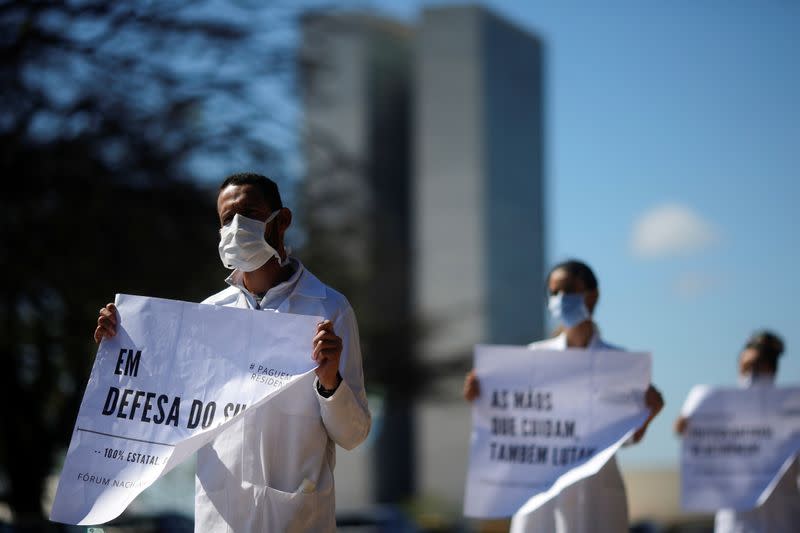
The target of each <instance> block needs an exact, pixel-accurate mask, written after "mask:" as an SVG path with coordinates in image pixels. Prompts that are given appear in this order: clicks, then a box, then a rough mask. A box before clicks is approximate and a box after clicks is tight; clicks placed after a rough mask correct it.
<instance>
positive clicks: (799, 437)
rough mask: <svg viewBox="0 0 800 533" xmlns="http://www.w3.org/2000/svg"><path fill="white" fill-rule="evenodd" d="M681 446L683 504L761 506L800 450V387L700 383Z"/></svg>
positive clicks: (688, 406)
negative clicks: (740, 386) (745, 386)
mask: <svg viewBox="0 0 800 533" xmlns="http://www.w3.org/2000/svg"><path fill="white" fill-rule="evenodd" d="M681 413H682V415H683V416H686V417H688V418H689V423H688V425H687V428H686V432H685V434H684V436H683V445H682V450H681V503H682V505H683V508H684V509H686V510H690V511H717V510H719V509H724V508H727V509H736V510H739V511H746V510H749V509H753V508H755V507H757V506H759V505H761V504H762V503H763V502H764V501H765V500H766V499H767V498H768V497H769V495H770V493H771V492H772V489H773V488H774V487H775V485H776V484H777V483H778V481H780V479H781V476H783V473H784V472H785V471H786V469H787V468H788V467H789V466H790V465H791V463H792V461H793V460H794V457H795V455H796V454H797V453H798V450H800V387H780V388H778V387H772V386H770V385H766V386H765V385H754V386H752V387H749V388H746V389H743V388H712V387H708V386H704V385H698V386H696V387H694V388H693V389H692V390H691V392H690V393H689V396H688V397H687V398H686V402H685V403H684V406H683V409H682V410H681Z"/></svg>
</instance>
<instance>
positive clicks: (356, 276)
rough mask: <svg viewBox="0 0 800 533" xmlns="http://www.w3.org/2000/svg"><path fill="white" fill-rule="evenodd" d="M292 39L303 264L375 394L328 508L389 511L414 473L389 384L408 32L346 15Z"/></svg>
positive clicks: (406, 391) (404, 174) (400, 364)
mask: <svg viewBox="0 0 800 533" xmlns="http://www.w3.org/2000/svg"><path fill="white" fill-rule="evenodd" d="M302 32H303V40H302V49H301V54H300V57H301V65H302V70H301V76H302V78H301V88H302V95H303V106H304V118H305V123H304V128H303V149H304V152H305V161H306V167H307V172H306V177H305V180H304V182H303V186H302V191H301V194H300V198H301V199H302V206H301V212H302V220H303V226H304V228H305V230H306V232H307V242H308V243H309V246H307V247H306V249H305V250H304V253H303V254H302V255H303V261H304V262H305V263H306V264H307V265H308V267H309V268H310V269H311V270H312V271H314V272H316V273H317V275H319V276H320V277H322V279H323V280H325V281H326V282H327V283H329V284H330V285H332V286H333V287H335V288H336V289H338V290H340V291H341V292H343V293H344V294H345V295H347V297H348V299H349V300H350V302H351V304H352V305H353V308H354V309H355V311H356V315H357V317H358V322H359V328H360V333H361V335H360V336H361V344H362V353H363V354H364V368H365V372H366V377H367V379H368V381H369V382H370V383H372V384H373V385H375V384H381V385H383V387H382V395H381V396H380V397H373V400H372V404H373V407H376V406H377V405H378V402H379V401H380V403H381V405H382V409H381V412H380V413H379V416H376V424H375V426H374V431H373V434H372V436H371V438H370V442H369V443H368V446H367V447H369V448H371V449H359V450H358V451H357V452H356V453H355V454H341V461H342V462H344V463H345V464H344V466H343V468H341V471H342V473H343V474H342V476H339V475H338V474H337V480H338V481H339V483H338V485H339V488H340V490H338V491H337V501H338V502H339V503H340V508H341V507H342V506H344V507H355V506H357V505H358V503H359V502H362V503H363V502H364V501H365V500H376V501H379V502H393V501H399V500H402V499H406V498H408V497H410V496H411V495H412V492H413V490H414V472H415V470H414V460H413V454H414V446H413V442H414V437H413V426H412V413H413V406H412V404H411V401H410V398H412V397H413V391H412V390H411V388H410V385H413V384H414V383H415V380H413V379H401V376H410V375H413V374H414V373H415V372H416V370H415V369H416V365H415V359H414V357H413V351H412V341H411V339H412V334H411V327H412V314H411V313H412V310H411V301H412V294H413V291H412V275H413V271H412V267H411V260H410V248H411V237H410V226H409V211H410V205H411V202H410V188H411V176H410V172H411V134H410V121H411V109H410V106H411V79H412V71H411V62H412V57H413V56H412V40H411V35H412V33H411V31H410V29H409V28H408V27H406V26H405V25H403V24H400V23H397V22H394V21H392V20H388V19H385V18H381V17H376V16H372V15H366V14H354V13H349V14H347V13H340V14H334V15H331V14H308V15H306V16H305V17H304V18H303V20H302ZM378 420H379V423H377V422H378ZM367 447H365V448H367ZM365 454H371V457H365V456H364V455H365ZM348 462H350V463H352V464H351V465H348V464H347V463H348ZM370 465H371V466H370ZM359 466H360V467H361V468H359Z"/></svg>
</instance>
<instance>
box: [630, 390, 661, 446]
mask: <svg viewBox="0 0 800 533" xmlns="http://www.w3.org/2000/svg"><path fill="white" fill-rule="evenodd" d="M644 404H645V405H646V406H647V407H648V408H649V409H650V416H648V417H647V420H645V421H644V424H642V427H640V428H639V429H637V430H636V433H634V434H633V442H634V444H635V443H637V442H639V441H640V440H642V437H644V434H645V432H647V426H649V425H650V422H652V421H653V419H654V418H655V417H656V415H657V414H658V413H660V412H661V410H662V409H663V408H664V398H663V397H662V396H661V393H660V392H658V389H657V388H655V387H653V385H650V386H649V387H648V388H647V391H646V392H645V393H644Z"/></svg>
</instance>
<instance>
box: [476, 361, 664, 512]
mask: <svg viewBox="0 0 800 533" xmlns="http://www.w3.org/2000/svg"><path fill="white" fill-rule="evenodd" d="M475 372H476V374H477V377H478V379H479V381H480V388H481V394H480V397H478V398H477V399H476V400H475V402H474V405H473V410H472V424H473V429H472V442H471V449H470V463H469V472H468V474H467V485H466V495H465V499H464V514H465V515H467V516H470V517H474V518H501V517H508V516H511V515H512V514H514V513H515V512H517V511H518V510H524V511H525V512H530V511H533V510H534V509H536V508H538V507H539V506H541V505H542V504H544V503H545V502H547V501H548V500H549V499H551V498H552V497H554V496H555V495H557V494H558V493H559V492H561V490H562V489H564V488H565V487H567V486H568V485H570V484H572V483H574V482H576V481H578V480H580V479H583V478H585V477H587V476H590V475H592V474H594V473H596V472H597V471H598V470H599V469H600V468H601V467H602V466H603V465H604V464H605V463H606V462H607V461H608V460H609V459H610V458H611V457H612V456H613V455H614V453H615V452H616V450H617V448H618V447H619V446H620V445H621V444H622V443H623V442H624V441H625V440H627V439H628V438H629V437H630V435H631V434H632V432H633V431H634V430H635V429H637V428H638V427H640V426H641V425H642V423H643V422H644V421H645V419H646V418H647V416H648V410H647V408H646V407H645V405H644V393H645V391H646V389H647V387H648V385H649V383H650V355H649V354H643V353H634V352H620V351H594V350H530V349H528V348H525V347H512V346H476V347H475ZM526 502H527V503H526ZM523 504H524V507H523ZM521 507H522V509H520V508H521Z"/></svg>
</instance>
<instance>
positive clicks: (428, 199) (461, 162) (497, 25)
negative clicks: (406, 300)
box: [412, 7, 545, 359]
mask: <svg viewBox="0 0 800 533" xmlns="http://www.w3.org/2000/svg"><path fill="white" fill-rule="evenodd" d="M416 50H417V60H416V77H415V86H414V98H415V108H414V153H415V155H416V158H415V166H414V195H413V203H412V207H413V221H414V265H415V267H414V272H415V279H416V281H417V283H416V287H415V309H416V313H417V314H418V317H419V318H421V319H422V320H423V324H424V323H426V322H427V323H429V324H431V328H430V329H429V331H427V332H426V333H428V334H427V338H426V339H424V340H423V347H422V353H423V354H424V356H425V357H432V358H437V359H440V358H447V357H453V356H463V355H464V354H465V353H468V352H470V351H471V349H472V346H473V345H474V344H475V343H478V342H489V343H504V344H522V343H526V342H531V341H532V340H535V339H539V338H541V337H542V334H543V326H544V320H545V317H544V307H543V306H542V302H543V301H544V289H543V287H544V281H543V280H544V247H545V243H544V214H543V213H544V211H543V204H544V202H543V197H544V191H543V182H544V135H543V95H542V85H543V83H542V79H543V71H542V47H541V45H540V42H539V41H538V39H536V38H535V37H534V36H533V35H531V34H529V33H526V32H524V31H522V30H520V29H519V28H517V27H515V26H513V25H511V24H509V23H507V22H505V21H503V20H502V19H500V18H498V17H496V16H495V15H493V14H492V13H490V12H489V11H487V10H485V9H483V8H480V7H444V8H433V9H426V10H425V11H424V12H423V14H422V20H421V23H420V25H419V30H418V35H417V42H416Z"/></svg>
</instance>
